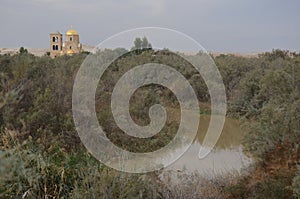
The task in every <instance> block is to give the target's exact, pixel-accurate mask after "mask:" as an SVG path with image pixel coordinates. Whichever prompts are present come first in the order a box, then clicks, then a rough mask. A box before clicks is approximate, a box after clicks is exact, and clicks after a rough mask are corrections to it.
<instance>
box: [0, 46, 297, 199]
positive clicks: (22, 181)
mask: <svg viewBox="0 0 300 199" xmlns="http://www.w3.org/2000/svg"><path fill="white" fill-rule="evenodd" d="M142 43H143V42H139V45H142ZM147 47H150V48H149V49H147V50H141V49H137V50H135V51H133V53H129V54H128V53H127V54H125V56H123V58H122V59H120V60H118V61H116V62H115V63H114V64H112V67H110V70H109V71H107V72H106V76H105V77H106V78H104V79H103V80H102V81H101V82H99V87H98V89H97V94H96V101H97V104H96V110H97V111H98V116H99V119H100V121H102V124H101V125H103V127H104V128H105V130H107V131H108V132H109V134H108V137H109V138H110V139H111V140H112V141H113V142H114V143H115V144H118V145H120V146H121V147H124V148H126V147H128V146H131V148H130V149H131V150H133V151H149V150H153V149H156V148H160V147H161V146H164V145H165V144H166V143H168V141H169V140H170V139H172V137H173V136H174V135H173V132H174V131H173V130H174V129H177V126H178V118H172V120H170V121H168V128H165V129H163V131H164V135H167V136H164V137H160V136H159V135H158V136H157V137H154V138H151V139H150V140H142V141H141V143H139V144H134V143H136V141H137V140H134V139H130V138H128V137H125V135H124V134H121V133H120V132H119V130H118V129H117V128H116V125H115V124H114V123H113V121H112V116H111V111H110V109H109V107H110V106H104V107H107V108H105V109H102V108H100V104H101V105H103V104H105V103H107V102H108V100H107V99H109V98H110V94H111V91H112V89H113V86H114V84H115V82H116V81H117V80H118V78H119V76H120V75H122V74H124V72H125V71H127V70H129V69H130V68H131V67H133V66H134V65H138V64H142V63H147V62H149V61H152V62H157V63H160V62H161V61H163V62H167V63H168V61H172V63H174V59H175V63H177V64H176V65H175V66H174V67H175V68H176V69H177V70H179V71H180V72H181V73H182V74H183V75H184V76H185V77H186V78H187V79H188V80H189V81H190V83H191V84H192V85H193V87H194V89H195V90H196V93H197V96H198V99H199V100H200V101H201V102H205V103H208V104H209V94H208V93H207V88H206V86H205V83H204V82H203V80H202V79H201V77H200V76H199V74H197V72H196V71H195V70H193V69H192V67H191V66H189V65H188V64H187V63H186V62H184V60H181V59H180V58H178V57H176V56H173V55H172V54H169V55H168V56H165V55H166V54H168V53H169V52H168V51H167V50H164V51H153V50H151V45H149V44H147ZM125 51H126V50H125V49H116V50H105V51H101V52H98V53H100V54H101V56H103V57H104V58H107V59H110V57H111V55H112V53H113V54H123V53H124V52H125ZM153 55H155V56H153ZM86 56H87V55H86V54H85V53H82V54H77V55H74V56H61V57H57V58H55V59H51V58H50V57H48V56H43V57H36V56H34V55H31V54H29V53H28V52H27V50H26V49H24V48H23V49H20V52H19V53H18V54H16V55H0V198H199V197H204V198H300V167H299V166H298V168H297V165H299V164H300V149H299V147H300V146H299V145H300V144H299V143H300V114H299V113H300V55H299V54H297V53H290V52H288V51H282V50H274V51H272V52H268V53H264V54H261V55H260V56H259V57H254V58H245V57H237V56H234V55H220V56H218V57H215V58H214V61H215V63H216V64H217V66H218V68H219V70H220V72H221V74H222V76H223V80H224V84H225V87H226V93H227V98H228V102H229V110H228V116H230V117H235V118H239V119H240V120H242V121H244V122H243V130H244V131H245V132H246V133H245V134H246V136H245V138H244V140H243V148H244V151H245V152H246V153H248V154H249V155H250V156H252V157H253V158H254V159H255V164H254V165H253V166H252V167H251V168H249V171H247V172H245V173H244V174H243V175H242V176H239V175H237V176H223V177H220V179H216V180H215V181H210V180H207V179H205V178H203V177H201V176H198V175H196V174H195V175H193V176H188V177H186V179H182V180H183V182H182V183H181V184H180V186H178V185H174V186H172V185H169V184H166V183H164V182H162V180H161V178H160V177H159V175H160V174H161V172H162V171H159V172H153V173H148V174H140V175H137V174H135V175H133V174H126V173H120V172H117V171H115V170H113V169H110V168H107V167H105V166H104V165H102V164H101V163H99V162H98V161H97V160H95V159H94V158H93V157H92V156H91V155H90V154H89V153H88V152H87V151H86V149H85V148H84V147H83V146H82V144H81V142H80V139H79V138H78V136H77V133H76V130H75V127H74V123H73V118H72V109H71V108H72V107H71V104H72V99H71V97H72V86H73V81H74V78H75V76H76V72H77V70H78V68H79V67H80V65H81V63H82V61H83V60H84V59H85V58H86ZM154 57H155V58H154ZM166 57H167V58H166ZM169 59H170V60H169ZM170 63H171V62H170ZM103 85H105V86H103ZM147 91H148V92H147ZM131 102H132V104H131V107H130V109H131V113H132V117H133V119H134V120H135V121H136V122H137V123H139V124H147V123H148V122H149V118H148V117H147V115H148V108H149V107H150V106H151V105H152V104H153V103H157V102H159V103H162V104H165V105H166V106H167V107H169V108H170V110H169V111H172V110H173V109H175V108H176V107H178V103H177V102H176V99H175V97H174V96H173V95H172V93H171V92H170V91H169V90H168V89H166V88H163V87H159V86H150V87H144V88H142V89H140V90H138V91H137V92H136V93H135V95H134V96H133V98H132V101H131ZM101 107H102V106H101ZM141 107H143V108H141ZM176 121H177V122H176ZM146 141H147V142H148V144H143V143H144V142H146ZM128 143H129V144H128ZM140 146H143V147H142V148H141V147H140ZM128 150H129V149H128Z"/></svg>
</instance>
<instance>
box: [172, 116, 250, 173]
mask: <svg viewBox="0 0 300 199" xmlns="http://www.w3.org/2000/svg"><path fill="white" fill-rule="evenodd" d="M209 121H210V116H209V115H203V116H201V119H200V127H199V130H198V134H197V137H196V139H195V141H194V143H193V144H192V146H191V147H190V148H189V150H188V151H186V152H185V154H184V155H183V156H182V157H180V158H179V159H178V160H177V161H176V162H175V163H173V164H172V165H170V166H169V167H167V168H166V170H173V171H184V172H185V173H192V172H195V171H196V172H198V173H200V174H205V175H209V176H212V175H219V174H224V173H228V172H232V171H237V172H240V171H241V170H242V169H243V168H246V167H247V166H248V165H249V164H250V163H251V159H250V158H249V157H247V156H246V155H245V154H244V153H243V152H242V147H241V139H242V137H243V133H242V131H241V129H240V125H239V121H238V120H235V119H231V118H226V121H225V125H224V129H223V131H222V134H221V136H220V139H219V140H218V142H217V145H216V147H215V149H214V150H213V151H212V152H211V153H210V154H209V155H208V156H206V157H205V158H204V159H201V160H200V159H199V158H198V153H199V149H200V147H201V143H202V141H203V138H204V136H205V133H206V131H207V128H208V125H209Z"/></svg>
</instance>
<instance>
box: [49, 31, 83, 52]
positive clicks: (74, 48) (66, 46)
mask: <svg viewBox="0 0 300 199" xmlns="http://www.w3.org/2000/svg"><path fill="white" fill-rule="evenodd" d="M81 51H82V44H81V43H80V41H79V34H78V33H77V31H76V30H73V29H70V30H68V31H67V32H66V38H65V41H64V42H63V36H62V34H61V33H59V32H55V33H51V34H50V56H51V57H52V58H55V57H57V56H59V55H65V54H68V55H72V54H75V53H80V52H81Z"/></svg>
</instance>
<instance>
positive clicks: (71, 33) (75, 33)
mask: <svg viewBox="0 0 300 199" xmlns="http://www.w3.org/2000/svg"><path fill="white" fill-rule="evenodd" d="M66 35H68V36H71V35H78V33H77V31H76V30H74V29H70V30H68V31H67V32H66Z"/></svg>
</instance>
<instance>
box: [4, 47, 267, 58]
mask: <svg viewBox="0 0 300 199" xmlns="http://www.w3.org/2000/svg"><path fill="white" fill-rule="evenodd" d="M25 48H26V47H25ZM19 49H20V48H0V54H16V53H17V52H18V51H19ZM26 49H27V50H28V52H29V53H31V54H34V55H36V56H43V55H45V54H46V53H47V52H49V49H48V48H26ZM82 49H83V51H87V52H92V50H93V49H94V46H90V45H84V44H83V45H82ZM260 53H261V52H249V53H238V52H236V53H234V52H233V53H227V52H209V54H211V55H212V56H214V57H216V56H219V55H222V54H223V55H235V56H238V57H248V58H250V57H258V55H259V54H260ZM184 54H187V55H194V54H197V52H184Z"/></svg>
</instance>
